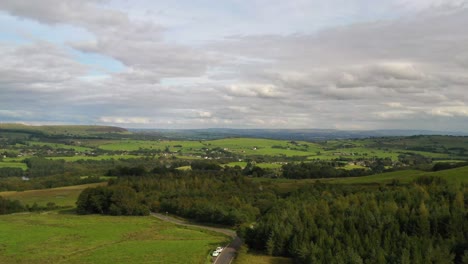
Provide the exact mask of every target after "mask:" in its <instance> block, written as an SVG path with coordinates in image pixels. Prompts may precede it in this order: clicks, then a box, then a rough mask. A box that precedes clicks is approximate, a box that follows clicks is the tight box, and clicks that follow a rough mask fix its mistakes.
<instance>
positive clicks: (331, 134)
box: [129, 128, 468, 141]
mask: <svg viewBox="0 0 468 264" xmlns="http://www.w3.org/2000/svg"><path fill="white" fill-rule="evenodd" d="M129 130H130V131H132V132H135V133H141V134H153V133H154V134H158V135H160V136H163V137H166V138H170V139H192V140H209V139H220V138H227V137H253V138H268V139H281V140H305V141H324V140H331V139H351V138H355V139H359V138H369V137H387V136H414V135H450V136H467V135H468V133H463V132H442V131H429V130H368V131H366V130H361V131H357V130H348V131H347V130H334V129H225V128H212V129H129Z"/></svg>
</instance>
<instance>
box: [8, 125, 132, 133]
mask: <svg viewBox="0 0 468 264" xmlns="http://www.w3.org/2000/svg"><path fill="white" fill-rule="evenodd" d="M0 130H2V131H5V132H15V133H18V132H19V133H41V134H45V135H66V136H89V135H99V134H107V133H119V134H123V135H125V134H128V133H129V132H128V131H127V130H126V129H123V128H119V127H111V126H87V125H63V126H29V125H23V124H0Z"/></svg>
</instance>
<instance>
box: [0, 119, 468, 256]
mask: <svg viewBox="0 0 468 264" xmlns="http://www.w3.org/2000/svg"><path fill="white" fill-rule="evenodd" d="M7 130H8V129H7ZM0 149H1V151H0V154H1V155H0V190H2V191H3V192H0V196H1V197H3V198H2V199H4V200H0V202H2V203H4V204H6V205H8V206H10V207H11V206H13V207H11V208H13V209H10V212H23V213H16V214H13V215H6V216H0V232H2V234H5V237H9V236H13V232H15V233H16V234H18V235H17V237H15V238H14V239H10V240H8V239H6V238H4V239H3V240H2V239H1V238H0V245H1V247H0V253H1V254H0V256H1V257H0V262H2V263H3V262H14V263H111V262H112V263H114V262H116V263H119V262H118V261H121V262H122V263H123V262H138V263H205V262H209V259H210V257H208V254H209V251H210V249H212V248H213V247H214V246H215V245H218V244H219V243H220V242H226V241H225V240H226V238H225V237H223V236H222V235H218V234H214V233H206V232H201V231H199V230H196V229H191V228H181V227H177V226H174V225H172V224H167V223H162V222H160V221H159V220H157V219H153V218H151V217H147V216H140V217H136V216H134V215H148V214H149V212H159V213H164V212H166V213H169V214H172V215H176V216H179V217H184V218H189V219H192V220H193V221H197V222H199V223H207V224H215V225H225V226H229V227H232V228H237V229H238V231H239V235H240V236H244V237H245V239H246V240H245V241H246V242H247V244H248V246H249V247H250V249H252V250H249V249H248V248H247V247H245V248H244V249H243V250H242V251H241V252H240V253H239V258H238V259H237V260H236V262H235V263H241V264H242V263H291V261H295V262H304V263H308V261H307V259H309V260H310V259H314V260H315V262H317V263H320V262H329V261H330V259H332V254H331V253H330V252H329V250H325V249H330V248H332V245H334V244H337V243H338V244H339V243H344V242H343V241H341V240H337V239H336V237H345V238H346V239H348V240H349V239H354V240H356V239H357V240H356V241H357V242H356V244H353V246H354V245H359V246H356V247H354V248H353V250H354V251H353V252H350V251H346V250H344V249H345V248H347V247H349V245H348V244H349V243H348V244H346V245H347V246H346V247H345V246H341V247H339V248H335V249H334V250H336V251H337V252H339V254H338V257H339V258H341V259H346V258H348V257H350V256H351V257H353V256H354V257H356V255H357V254H359V255H360V256H362V258H380V259H382V258H384V259H385V258H387V259H388V260H392V259H393V260H395V259H399V258H402V257H403V256H404V254H406V253H405V252H403V251H401V250H400V249H399V248H400V247H393V246H390V244H380V245H379V248H380V249H379V250H386V251H389V252H390V251H391V252H392V254H393V255H382V254H381V255H379V256H374V255H373V256H369V254H368V253H366V251H365V250H363V249H365V248H367V247H368V245H366V243H368V242H366V241H368V239H370V238H369V237H365V235H361V234H365V232H367V231H365V230H366V229H365V226H361V225H360V223H362V222H363V221H365V220H366V219H362V217H363V215H364V214H363V211H362V210H364V211H365V213H366V214H368V215H371V214H376V217H386V218H385V219H387V218H388V219H390V218H392V219H393V218H395V217H397V218H398V220H397V219H396V218H395V219H393V220H392V223H393V222H395V221H401V222H402V223H404V225H402V226H401V229H399V230H398V232H399V233H398V234H399V236H400V235H401V236H400V237H399V239H397V240H398V241H399V240H404V239H406V237H405V234H408V233H409V232H411V230H412V229H408V230H406V229H404V228H410V227H411V225H414V223H413V222H411V221H414V220H413V219H414V217H413V216H411V215H410V214H412V212H414V210H412V211H411V210H410V208H417V210H418V212H419V211H421V212H424V210H430V212H431V213H430V214H429V215H430V216H431V217H432V218H431V220H430V221H432V222H434V223H435V222H437V223H438V222H440V221H444V219H448V218H451V219H452V220H451V221H453V223H454V225H457V224H458V223H459V222H457V220H456V219H458V218H457V217H458V215H457V214H458V213H460V212H462V211H463V210H465V209H464V208H463V207H462V206H461V205H460V203H461V202H460V201H463V199H462V198H463V197H466V196H468V195H467V194H465V192H466V188H465V187H464V186H466V184H467V183H468V178H467V175H468V166H467V164H468V163H467V160H468V152H467V150H468V141H467V138H466V137H455V136H412V137H379V138H360V139H333V140H327V141H325V140H324V141H317V142H308V141H300V140H297V141H296V140H273V139H263V138H242V137H228V138H217V139H210V140H205V139H197V140H187V139H180V138H179V139H177V140H171V139H168V138H165V137H163V136H161V135H159V134H138V133H131V132H128V131H123V130H119V129H116V128H99V127H93V128H87V127H62V128H52V127H45V128H42V130H40V129H39V130H38V129H37V128H34V129H33V128H24V127H21V126H19V127H14V128H11V129H10V130H8V131H5V130H2V128H1V127H0ZM70 185H72V186H70ZM464 188H465V189H464ZM83 190H86V191H83ZM425 192H427V193H431V195H429V196H425V195H419V193H425ZM447 193H450V195H448V196H447V197H445V198H441V197H442V196H444V195H445V194H447ZM240 194H242V195H240ZM416 194H418V195H419V196H418V195H416ZM399 195H405V198H404V199H400V198H399V197H400V196H399ZM327 197H334V198H331V199H328V198H327ZM357 197H359V198H357ZM424 197H426V198H424ZM460 197H461V198H460ZM5 199H8V200H5ZM421 199H422V200H421ZM14 200H18V201H19V202H20V204H18V202H15V201H14ZM413 200H414V201H417V202H414V203H413V202H411V201H413ZM359 203H363V204H367V205H366V206H367V207H363V208H362V210H361V209H359V210H358V208H361V207H360V206H358V204H359ZM425 203H427V204H428V206H429V205H430V207H429V209H428V208H426V209H424V208H425ZM298 204H300V206H296V205H298ZM396 204H397V205H396ZM33 205H34V206H33ZM8 206H4V207H3V209H4V210H5V208H7V209H6V211H4V212H8ZM75 206H76V213H78V214H83V215H76V214H75V208H74V207H75ZM375 206H379V207H381V208H380V209H379V210H378V211H375V210H373V209H372V208H375ZM440 206H444V208H445V207H447V208H448V207H454V208H452V209H450V210H448V211H447V212H450V214H449V215H443V212H441V211H440V210H438V209H437V208H438V207H440ZM275 208H276V209H275ZM305 208H311V209H310V210H309V211H307V212H305V211H302V210H305ZM330 208H333V210H338V211H337V212H340V213H339V214H338V213H337V215H333V214H334V211H333V210H330ZM346 208H351V209H352V210H351V209H350V210H351V211H346V210H345V209H346ZM395 208H399V210H400V214H398V215H397V214H395V210H396V209H395ZM457 208H458V209H457ZM0 209H1V208H0ZM63 209H67V210H65V211H59V210H63ZM285 210H286V211H288V212H289V213H288V214H287V215H288V218H287V219H288V220H285V219H283V217H285V216H286V214H281V212H282V211H285ZM457 210H458V211H457ZM460 210H461V211H460ZM407 211H408V212H407ZM37 212H42V213H41V214H38V213H37ZM322 212H323V215H322V214H321V213H322ZM390 212H391V213H390ZM348 213H351V214H353V217H352V218H349V219H351V220H352V221H355V224H354V225H355V227H356V228H357V227H358V226H359V228H364V229H363V230H364V231H363V232H360V233H359V234H353V235H350V234H349V233H347V231H346V229H343V226H344V224H347V223H349V222H346V221H345V222H340V223H339V224H337V225H336V226H335V227H334V228H332V229H330V228H331V226H332V224H333V223H335V222H336V223H338V222H339V221H344V220H345V219H344V218H343V217H342V216H343V215H345V214H348ZM386 213H389V214H388V215H384V214H386ZM421 214H422V213H421ZM421 214H419V215H421ZM109 215H113V216H109ZM122 215H127V217H123V216H122ZM129 215H132V216H129ZM299 215H303V216H304V218H301V217H298V218H297V217H296V216H299ZM405 215H410V216H411V217H413V218H411V217H410V218H408V217H405ZM305 217H307V218H305ZM320 217H329V218H328V223H329V224H330V225H323V224H317V225H316V223H321V222H320V221H321V220H320V219H321V218H320ZM389 217H390V218H389ZM444 217H445V218H444ZM289 219H291V221H289ZM372 219H374V218H372ZM375 219H377V218H375ZM351 220H349V221H351ZM293 222H294V224H293ZM257 224H259V225H260V226H261V228H259V229H256V226H257ZM283 224H285V225H286V226H289V227H288V228H287V229H285V230H284V232H280V230H283V229H282V228H279V226H282V225H283ZM314 225H316V228H315V229H313V230H312V229H310V230H309V229H307V228H305V227H307V226H314ZM441 225H442V224H441ZM374 227H375V228H376V229H375V232H376V234H377V233H378V234H379V235H376V236H374V237H373V238H372V239H374V240H375V241H377V242H376V243H378V242H379V241H378V239H379V237H380V233H382V232H384V231H382V230H380V229H379V230H377V229H378V228H380V227H381V225H377V224H376V225H374V226H373V228H374ZM249 228H250V229H249ZM394 228H398V227H397V226H394ZM424 228H426V227H424ZM457 228H461V229H463V228H464V227H463V226H461V225H459V226H458V227H457ZM297 229H301V231H300V232H299V231H297ZM319 229H320V231H319ZM268 230H269V231H268ZM293 230H296V231H294V232H293ZM421 230H423V229H418V232H419V233H416V234H413V235H414V236H415V237H412V238H411V239H414V240H413V241H423V240H424V239H426V240H425V241H432V242H431V243H433V245H436V246H435V247H432V248H430V249H428V250H430V251H431V252H436V251H437V252H438V254H441V255H443V254H445V256H446V257H450V256H448V255H447V254H448V253H447V252H451V251H450V250H452V249H451V248H457V247H461V246H460V244H457V243H458V241H459V240H460V239H462V238H460V237H457V233H456V232H452V231H453V230H445V229H443V228H442V229H434V230H433V232H445V233H441V234H436V235H432V233H429V232H427V228H426V229H424V230H426V231H424V233H423V231H421ZM262 232H266V233H262ZM273 232H276V233H275V235H274V236H271V235H269V234H272V233H273ZM308 232H309V233H308ZM311 232H315V233H311ZM333 232H338V233H337V234H336V236H332V235H329V234H332V233H333ZM395 232H397V231H395ZM298 233H304V234H305V235H307V236H309V237H305V236H304V237H301V236H297V234H298ZM28 234H30V235H28ZM47 234H50V239H46V237H47ZM257 235H258V236H259V237H255V236H257ZM440 235H443V236H444V238H446V237H451V238H450V240H446V241H444V243H443V245H447V246H441V245H439V244H437V243H439V242H440V241H441V240H437V239H436V238H437V236H440ZM28 236H29V237H28ZM28 238H29V239H28ZM316 238H317V239H318V240H314V243H315V244H314V245H320V246H318V247H314V249H313V250H312V249H310V248H309V247H310V245H312V244H311V243H310V241H311V240H313V239H316ZM290 239H294V241H295V242H294V243H293V244H292V245H291V246H285V245H283V246H277V245H281V244H282V243H284V241H289V240H290ZM332 240H333V241H332ZM268 241H274V243H273V242H268ZM395 241H396V240H395ZM404 241H405V242H404V243H406V244H405V245H404V247H406V248H409V247H410V246H412V245H411V243H412V242H411V241H409V240H404ZM275 243H276V244H275ZM392 243H393V242H392ZM421 243H422V242H421ZM44 245H45V246H47V248H48V250H47V251H45V250H43V248H44ZM59 245H61V246H63V250H60V249H59ZM41 249H42V250H41ZM392 250H393V251H392ZM411 250H412V251H411V252H413V251H415V250H419V251H418V252H420V254H421V255H424V256H425V254H426V253H427V252H425V251H424V250H422V249H420V248H417V249H414V248H413V249H411ZM26 251H27V253H26ZM300 252H303V253H304V254H303V253H300ZM380 253H382V252H380ZM380 253H379V254H380ZM423 253H424V254H423ZM353 254H354V255H353ZM372 254H374V253H372ZM375 254H377V253H375ZM418 254H419V253H418ZM453 254H454V255H453V256H456V258H457V259H461V258H462V257H463V252H459V251H457V252H455V253H453ZM181 255H183V256H184V257H183V258H181ZM272 255H275V256H272ZM426 255H427V254H426ZM186 256H188V258H186ZM291 256H292V258H289V257H291ZM395 256H396V257H395ZM418 258H420V259H422V257H419V255H415V256H411V259H418ZM424 258H425V260H427V261H432V260H434V259H435V258H436V256H430V255H427V258H426V256H425V257H424ZM116 259H118V261H116ZM187 259H188V260H187ZM182 260H183V262H182ZM309 262H310V261H309ZM417 262H418V261H416V262H415V263H417Z"/></svg>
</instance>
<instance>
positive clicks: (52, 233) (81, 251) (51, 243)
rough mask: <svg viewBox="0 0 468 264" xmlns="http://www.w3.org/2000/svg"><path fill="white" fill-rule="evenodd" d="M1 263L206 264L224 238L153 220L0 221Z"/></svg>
mask: <svg viewBox="0 0 468 264" xmlns="http://www.w3.org/2000/svg"><path fill="white" fill-rule="evenodd" d="M0 233H1V234H2V235H1V236H0V263H32V264H35V263H112V264H116V263H175V264H176V263H204V262H205V261H206V259H207V255H208V253H209V251H210V250H211V249H212V248H214V247H216V246H218V245H220V244H222V242H224V241H225V240H226V238H225V237H224V236H221V235H218V234H215V233H209V232H205V231H199V230H196V229H192V228H182V227H178V226H175V225H173V224H170V223H165V222H162V221H160V220H158V219H156V218H154V217H150V216H148V217H114V216H97V215H88V216H77V215H71V214H56V213H50V214H15V215H4V216H0Z"/></svg>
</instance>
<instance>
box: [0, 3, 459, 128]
mask: <svg viewBox="0 0 468 264" xmlns="http://www.w3.org/2000/svg"><path fill="white" fill-rule="evenodd" d="M0 122H24V123H30V124H102V125H117V126H122V127H145V128H208V127H222V128H227V127H229V128H337V129H431V130H446V131H467V130H468V0H466V1H464V0H380V1H374V0H289V1H285V0H135V1H131V0H118V1H112V0H111V1H106V0H2V1H0Z"/></svg>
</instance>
